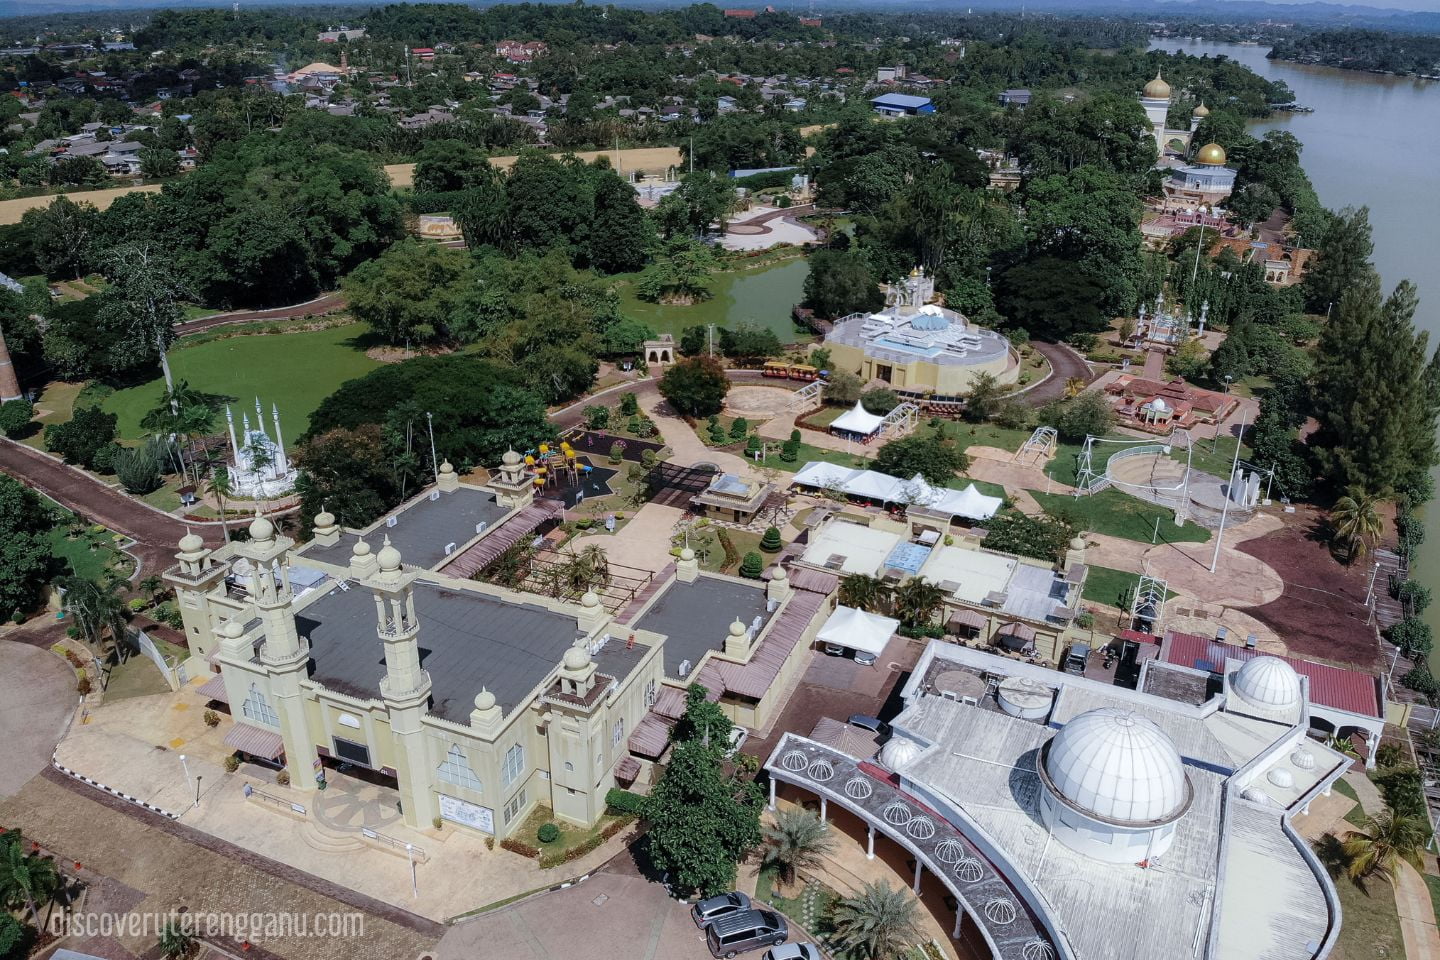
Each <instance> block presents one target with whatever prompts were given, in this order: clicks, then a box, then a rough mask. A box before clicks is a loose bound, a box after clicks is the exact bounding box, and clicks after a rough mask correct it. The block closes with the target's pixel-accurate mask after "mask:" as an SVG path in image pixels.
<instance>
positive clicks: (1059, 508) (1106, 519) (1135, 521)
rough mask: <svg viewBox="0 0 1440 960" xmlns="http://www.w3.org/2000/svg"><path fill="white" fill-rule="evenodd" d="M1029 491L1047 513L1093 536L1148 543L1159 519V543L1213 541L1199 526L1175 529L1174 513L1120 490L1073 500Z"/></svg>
mask: <svg viewBox="0 0 1440 960" xmlns="http://www.w3.org/2000/svg"><path fill="white" fill-rule="evenodd" d="M1030 492H1031V494H1033V495H1034V497H1035V499H1036V500H1037V501H1039V503H1040V506H1041V507H1043V508H1044V509H1045V512H1046V513H1053V514H1061V515H1064V516H1067V517H1069V518H1070V520H1071V521H1073V522H1074V523H1076V524H1077V525H1078V526H1080V528H1081V529H1083V530H1086V531H1088V532H1090V533H1101V534H1105V535H1106V536H1111V537H1121V538H1122V539H1125V540H1135V541H1137V542H1140V543H1147V544H1148V543H1150V542H1151V537H1152V536H1154V535H1155V532H1156V529H1157V527H1156V523H1155V521H1156V520H1157V519H1158V520H1159V521H1160V523H1159V527H1158V530H1159V536H1158V538H1157V539H1156V540H1155V542H1156V543H1205V542H1206V541H1208V540H1209V539H1210V531H1209V530H1206V529H1205V528H1204V527H1201V526H1198V525H1197V524H1193V523H1187V524H1185V525H1184V526H1183V527H1177V526H1175V512H1174V511H1173V510H1170V509H1167V508H1166V507H1160V506H1156V505H1155V504H1153V503H1147V502H1146V501H1144V500H1138V499H1136V498H1135V497H1132V496H1130V495H1129V494H1125V493H1121V492H1120V491H1119V490H1114V489H1111V490H1102V491H1100V492H1099V493H1097V494H1093V495H1091V496H1087V497H1073V496H1071V495H1070V494H1068V493H1042V492H1041V491H1038V490H1032V491H1030Z"/></svg>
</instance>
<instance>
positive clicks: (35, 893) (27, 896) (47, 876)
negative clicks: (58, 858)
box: [0, 830, 60, 929]
mask: <svg viewBox="0 0 1440 960" xmlns="http://www.w3.org/2000/svg"><path fill="white" fill-rule="evenodd" d="M4 837H5V842H4V845H3V846H0V906H5V907H24V908H25V910H26V912H28V913H29V914H30V920H31V922H32V923H34V924H35V926H36V928H37V929H38V928H39V927H40V907H41V906H42V905H45V904H48V903H49V902H50V901H51V900H52V899H54V897H55V894H56V893H57V892H58V891H59V890H60V872H59V871H58V870H56V869H55V861H54V860H51V859H50V858H49V857H42V856H40V854H38V853H30V854H27V853H25V852H24V851H23V850H22V848H21V841H20V832H19V831H18V830H13V831H11V832H10V833H7V834H5V835H4Z"/></svg>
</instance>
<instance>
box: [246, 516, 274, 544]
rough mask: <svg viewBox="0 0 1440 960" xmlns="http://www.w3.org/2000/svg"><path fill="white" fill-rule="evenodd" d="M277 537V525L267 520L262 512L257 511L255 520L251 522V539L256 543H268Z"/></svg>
mask: <svg viewBox="0 0 1440 960" xmlns="http://www.w3.org/2000/svg"><path fill="white" fill-rule="evenodd" d="M274 536H275V524H273V523H271V522H270V521H269V520H266V519H265V518H264V517H263V516H262V515H261V514H260V511H258V510H257V511H255V519H254V520H251V521H250V539H251V540H254V541H255V542H256V543H267V542H268V541H270V540H271V539H273V538H274Z"/></svg>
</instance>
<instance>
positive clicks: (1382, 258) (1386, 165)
mask: <svg viewBox="0 0 1440 960" xmlns="http://www.w3.org/2000/svg"><path fill="white" fill-rule="evenodd" d="M1150 47H1151V49H1152V50H1166V51H1174V50H1182V51H1184V52H1185V53H1187V54H1190V55H1191V56H1204V55H1207V54H1208V55H1210V56H1218V55H1221V54H1224V55H1225V56H1228V57H1230V58H1231V59H1232V60H1235V61H1237V62H1239V63H1243V64H1244V65H1245V66H1247V67H1249V68H1250V69H1251V70H1254V71H1255V72H1256V73H1258V74H1260V75H1261V76H1263V77H1266V78H1268V79H1271V80H1283V81H1284V82H1285V83H1286V84H1287V85H1288V86H1289V87H1290V89H1291V90H1293V91H1294V92H1295V98H1296V100H1297V101H1298V102H1299V103H1301V104H1302V105H1304V106H1307V107H1313V108H1314V109H1315V112H1314V113H1293V114H1292V113H1278V114H1276V115H1275V116H1273V117H1270V118H1267V119H1265V120H1263V121H1257V122H1256V123H1254V124H1252V132H1253V133H1255V134H1256V135H1257V136H1258V135H1261V134H1263V133H1264V132H1266V131H1268V130H1289V131H1290V132H1291V133H1293V134H1295V136H1296V137H1297V138H1299V140H1300V141H1301V142H1302V143H1303V144H1304V145H1305V152H1304V154H1303V155H1302V158H1301V162H1302V163H1303V164H1304V165H1305V170H1306V172H1307V173H1308V174H1309V175H1310V180H1311V182H1312V183H1314V184H1315V189H1316V191H1318V193H1319V194H1320V202H1321V203H1323V204H1325V205H1326V206H1327V207H1330V208H1332V209H1338V208H1340V207H1346V206H1357V207H1358V206H1362V205H1363V206H1368V207H1369V208H1370V223H1371V226H1372V227H1373V228H1374V234H1375V257H1374V259H1375V266H1376V267H1377V268H1378V269H1379V271H1380V276H1381V277H1382V278H1383V280H1384V284H1385V287H1386V288H1387V290H1388V289H1389V288H1391V287H1393V286H1394V285H1395V284H1396V283H1398V282H1399V281H1401V280H1404V279H1407V278H1408V279H1410V280H1412V281H1414V282H1415V283H1417V284H1418V285H1419V287H1420V295H1421V300H1420V308H1419V310H1418V311H1416V314H1415V324H1416V326H1417V327H1418V328H1419V329H1421V330H1424V331H1426V332H1428V333H1429V334H1430V342H1431V345H1432V347H1433V346H1435V345H1436V344H1440V283H1436V282H1435V281H1436V273H1435V265H1436V262H1437V261H1436V255H1435V246H1434V243H1435V241H1434V238H1433V236H1432V234H1431V231H1432V230H1434V229H1436V227H1437V226H1440V190H1437V189H1436V178H1435V163H1436V157H1437V156H1440V83H1435V82H1432V81H1425V80H1415V79H1411V78H1406V77H1385V76H1380V75H1378V74H1370V73H1360V72H1358V71H1354V70H1337V69H1334V68H1331V67H1315V66H1308V65H1303V64H1297V63H1286V62H1284V61H1278V60H1267V59H1266V58H1265V54H1266V53H1267V52H1269V48H1268V47H1264V46H1259V47H1256V46H1248V45H1241V44H1234V43H1207V42H1203V41H1190V42H1187V41H1181V40H1163V41H1160V40H1157V41H1153V42H1152V43H1151V44H1150ZM1437 485H1440V476H1437ZM1425 527H1426V539H1425V545H1424V546H1423V547H1422V548H1421V549H1420V552H1419V555H1418V556H1417V557H1416V564H1417V579H1419V580H1421V581H1423V582H1424V583H1425V584H1427V585H1428V586H1429V587H1430V588H1431V589H1432V590H1434V591H1436V593H1437V595H1440V505H1432V506H1431V508H1430V509H1428V510H1427V511H1426V513H1425ZM1426 619H1427V620H1428V621H1429V622H1430V626H1431V627H1432V628H1434V629H1435V630H1437V631H1440V606H1432V607H1431V608H1430V610H1429V611H1428V613H1427V615H1426ZM1431 668H1432V670H1440V650H1437V652H1436V653H1435V654H1433V655H1432V658H1431Z"/></svg>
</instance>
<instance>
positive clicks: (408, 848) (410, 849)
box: [405, 843, 420, 897]
mask: <svg viewBox="0 0 1440 960" xmlns="http://www.w3.org/2000/svg"><path fill="white" fill-rule="evenodd" d="M405 858H406V859H407V860H409V861H410V896H412V897H418V896H420V889H419V887H418V886H417V885H416V883H415V844H413V843H407V844H405Z"/></svg>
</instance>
